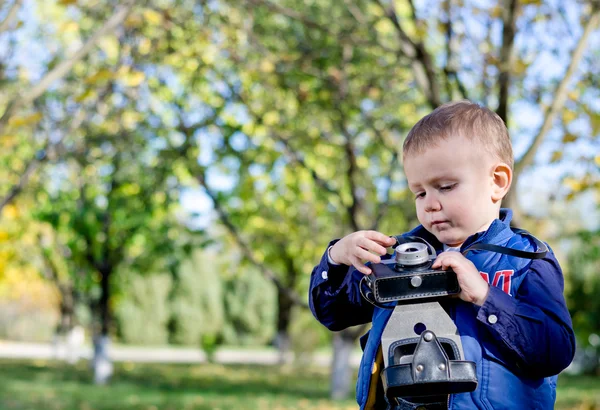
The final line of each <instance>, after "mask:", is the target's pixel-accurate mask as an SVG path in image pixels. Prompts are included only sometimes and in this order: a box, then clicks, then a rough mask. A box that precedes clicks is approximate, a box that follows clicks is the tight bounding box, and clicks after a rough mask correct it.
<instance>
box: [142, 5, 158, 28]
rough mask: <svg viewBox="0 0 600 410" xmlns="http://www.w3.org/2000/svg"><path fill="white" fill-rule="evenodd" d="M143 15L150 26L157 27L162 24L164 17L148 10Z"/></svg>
mask: <svg viewBox="0 0 600 410" xmlns="http://www.w3.org/2000/svg"><path fill="white" fill-rule="evenodd" d="M143 14H144V18H145V19H146V21H147V22H148V23H150V24H153V25H155V26H157V25H159V24H160V23H162V15H161V14H160V13H159V12H157V11H156V10H152V9H146V10H144V12H143Z"/></svg>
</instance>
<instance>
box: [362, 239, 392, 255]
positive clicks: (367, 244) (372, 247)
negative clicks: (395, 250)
mask: <svg viewBox="0 0 600 410" xmlns="http://www.w3.org/2000/svg"><path fill="white" fill-rule="evenodd" d="M361 239H362V240H361V241H359V243H358V246H360V247H361V248H363V249H366V250H368V251H371V252H375V253H377V254H379V255H385V254H386V253H387V250H386V249H385V248H384V247H383V246H381V245H379V244H378V243H377V242H375V241H372V240H370V239H367V238H361Z"/></svg>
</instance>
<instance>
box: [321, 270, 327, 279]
mask: <svg viewBox="0 0 600 410" xmlns="http://www.w3.org/2000/svg"><path fill="white" fill-rule="evenodd" d="M321 277H322V278H323V279H327V271H326V270H324V271H323V272H321Z"/></svg>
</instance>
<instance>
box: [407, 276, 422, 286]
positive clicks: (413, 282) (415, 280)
mask: <svg viewBox="0 0 600 410" xmlns="http://www.w3.org/2000/svg"><path fill="white" fill-rule="evenodd" d="M422 283H423V279H422V278H421V277H420V276H413V277H412V278H411V279H410V284H411V285H412V287H413V288H418V287H419V286H421V284H422Z"/></svg>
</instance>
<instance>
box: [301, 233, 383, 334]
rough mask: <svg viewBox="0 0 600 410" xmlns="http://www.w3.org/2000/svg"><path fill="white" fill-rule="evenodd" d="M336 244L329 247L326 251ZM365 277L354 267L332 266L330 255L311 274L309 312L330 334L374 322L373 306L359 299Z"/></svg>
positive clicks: (323, 258)
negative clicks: (372, 320)
mask: <svg viewBox="0 0 600 410" xmlns="http://www.w3.org/2000/svg"><path fill="white" fill-rule="evenodd" d="M335 242H337V241H332V242H331V243H329V245H328V246H327V249H329V247H330V246H332V245H333V244H334V243H335ZM362 276H363V274H362V273H360V272H359V271H357V270H356V269H355V268H354V267H348V266H346V265H331V264H329V262H328V258H327V251H325V253H324V254H323V256H322V257H321V261H320V262H319V264H318V265H317V266H315V267H314V269H313V270H312V273H311V278H310V290H309V296H308V297H309V305H310V310H311V311H312V313H313V315H314V316H315V317H316V318H317V320H318V321H319V322H321V323H322V324H323V325H324V326H325V327H327V328H328V329H329V330H334V331H335V330H343V329H345V328H347V327H349V326H355V325H361V324H364V323H368V322H370V321H371V317H372V315H373V306H372V305H371V304H369V303H368V302H366V301H364V300H363V299H362V297H361V295H360V290H359V285H360V280H361V279H362Z"/></svg>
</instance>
